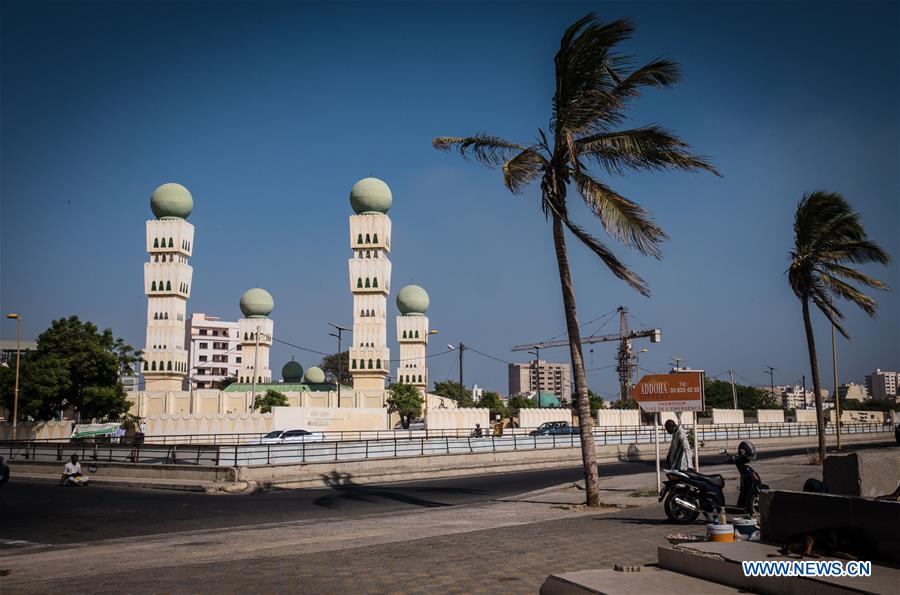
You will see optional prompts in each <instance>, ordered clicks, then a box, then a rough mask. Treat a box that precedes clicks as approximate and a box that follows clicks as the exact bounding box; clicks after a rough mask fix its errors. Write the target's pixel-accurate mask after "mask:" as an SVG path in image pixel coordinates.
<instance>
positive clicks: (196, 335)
mask: <svg viewBox="0 0 900 595" xmlns="http://www.w3.org/2000/svg"><path fill="white" fill-rule="evenodd" d="M185 342H186V343H187V345H188V364H189V370H190V371H191V374H190V376H191V378H193V380H194V388H217V387H218V386H219V383H220V382H221V381H223V380H225V379H226V378H237V377H238V372H239V371H240V367H241V356H242V348H241V340H240V335H239V333H238V323H237V322H228V321H225V320H220V319H219V318H218V317H217V316H210V315H208V314H203V313H198V312H195V313H193V314H191V318H190V319H189V320H188V321H187V325H186V327H185Z"/></svg>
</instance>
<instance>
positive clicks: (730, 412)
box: [712, 409, 744, 425]
mask: <svg viewBox="0 0 900 595" xmlns="http://www.w3.org/2000/svg"><path fill="white" fill-rule="evenodd" d="M712 422H713V425H717V424H742V423H744V410H743V409H713V410H712Z"/></svg>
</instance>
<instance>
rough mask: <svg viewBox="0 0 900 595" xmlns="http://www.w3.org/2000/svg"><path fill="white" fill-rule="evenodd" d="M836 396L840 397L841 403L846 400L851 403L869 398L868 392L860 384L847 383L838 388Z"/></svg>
mask: <svg viewBox="0 0 900 595" xmlns="http://www.w3.org/2000/svg"><path fill="white" fill-rule="evenodd" d="M838 395H839V396H840V397H841V401H846V400H848V399H850V400H853V401H865V400H866V399H868V398H869V391H868V390H867V389H866V387H865V386H863V385H861V384H856V383H855V382H847V383H845V384H842V385H840V386H839V387H838Z"/></svg>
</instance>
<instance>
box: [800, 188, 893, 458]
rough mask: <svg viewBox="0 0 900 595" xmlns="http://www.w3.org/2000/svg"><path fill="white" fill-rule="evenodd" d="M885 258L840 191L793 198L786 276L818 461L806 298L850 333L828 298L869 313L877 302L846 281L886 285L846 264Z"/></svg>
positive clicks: (815, 375) (818, 396)
mask: <svg viewBox="0 0 900 595" xmlns="http://www.w3.org/2000/svg"><path fill="white" fill-rule="evenodd" d="M890 261H891V257H890V256H889V255H888V253H887V252H885V251H884V250H882V249H881V247H880V246H879V245H878V244H876V243H875V242H873V241H871V240H869V238H868V236H867V235H866V230H865V228H863V224H862V218H861V217H860V215H859V213H856V212H854V211H853V209H852V208H851V207H850V204H849V203H848V202H847V201H846V200H845V199H844V197H843V196H841V195H840V194H837V193H834V192H825V191H822V190H816V191H815V192H813V193H811V194H805V195H804V196H803V198H802V199H801V200H800V202H799V203H798V204H797V212H796V213H795V214H794V249H793V250H792V251H791V267H790V268H789V269H788V281H789V282H790V284H791V289H792V290H794V295H796V296H797V298H798V299H799V300H800V304H801V305H802V306H803V326H804V327H805V328H806V346H807V348H808V349H809V367H810V371H811V373H812V380H813V391H814V393H815V400H816V422H817V424H818V434H819V460H820V461H824V460H825V416H824V415H823V414H822V391H821V384H820V383H819V363H818V360H817V359H816V341H815V338H814V337H813V329H812V321H811V320H810V316H809V303H810V302H812V303H813V304H815V305H816V307H817V308H818V309H819V310H820V311H821V312H822V314H824V315H825V317H826V318H828V320H830V321H831V323H832V324H833V325H834V327H835V328H836V329H837V330H838V331H839V332H840V333H841V334H842V335H843V336H844V337H845V338H846V339H850V335H848V334H847V331H845V330H844V327H843V326H841V324H840V321H841V320H843V318H844V315H843V314H842V313H841V311H840V310H838V309H837V307H836V306H835V305H834V298H835V297H839V298H842V299H845V300H847V301H849V302H850V303H851V304H855V305H857V306H859V307H860V308H861V309H862V310H863V311H864V312H865V313H866V314H868V315H869V316H872V317H874V316H875V312H876V310H877V308H878V304H877V303H876V302H875V300H874V299H873V298H872V297H870V296H868V295H866V294H864V293H863V292H861V291H860V290H859V289H857V288H856V287H854V286H853V285H851V283H857V284H859V285H864V286H867V287H872V288H875V289H888V286H887V284H885V283H884V282H883V281H879V280H878V279H875V278H874V277H870V276H869V275H866V274H864V273H862V272H860V271H859V270H857V269H855V268H853V267H851V266H849V265H851V264H865V263H868V262H877V263H880V264H888V263H889V262H890ZM835 389H837V387H835ZM835 398H837V396H835Z"/></svg>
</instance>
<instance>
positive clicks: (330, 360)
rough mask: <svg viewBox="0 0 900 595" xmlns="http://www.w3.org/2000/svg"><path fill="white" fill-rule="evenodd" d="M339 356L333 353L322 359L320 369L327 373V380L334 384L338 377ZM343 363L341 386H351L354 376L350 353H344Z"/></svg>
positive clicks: (341, 359)
mask: <svg viewBox="0 0 900 595" xmlns="http://www.w3.org/2000/svg"><path fill="white" fill-rule="evenodd" d="M338 361H339V360H338V354H336V353H333V354H331V355H326V356H325V357H323V358H322V362H321V363H320V364H319V367H320V368H322V371H323V372H325V375H326V377H327V378H329V379H330V380H331V381H332V382H333V381H334V379H335V378H337V377H338ZM340 362H341V366H340V367H341V384H343V385H344V386H350V385H352V384H353V376H351V375H350V352H349V351H343V352H341V356H340Z"/></svg>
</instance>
